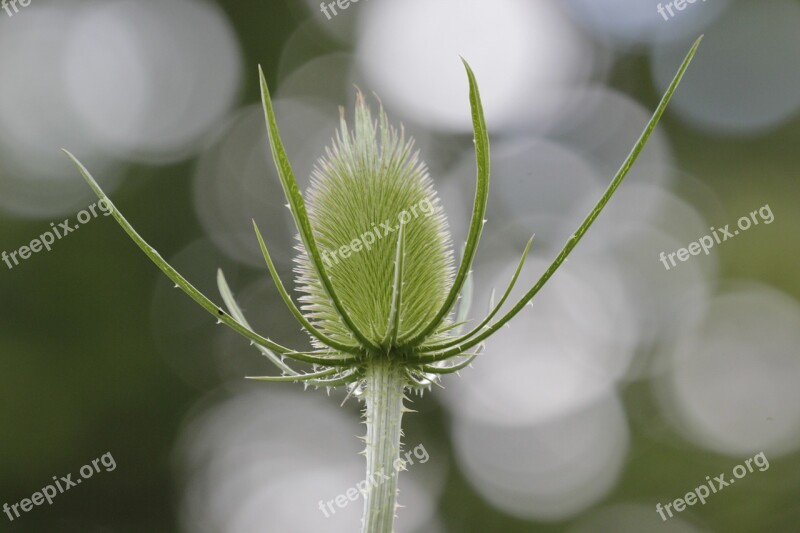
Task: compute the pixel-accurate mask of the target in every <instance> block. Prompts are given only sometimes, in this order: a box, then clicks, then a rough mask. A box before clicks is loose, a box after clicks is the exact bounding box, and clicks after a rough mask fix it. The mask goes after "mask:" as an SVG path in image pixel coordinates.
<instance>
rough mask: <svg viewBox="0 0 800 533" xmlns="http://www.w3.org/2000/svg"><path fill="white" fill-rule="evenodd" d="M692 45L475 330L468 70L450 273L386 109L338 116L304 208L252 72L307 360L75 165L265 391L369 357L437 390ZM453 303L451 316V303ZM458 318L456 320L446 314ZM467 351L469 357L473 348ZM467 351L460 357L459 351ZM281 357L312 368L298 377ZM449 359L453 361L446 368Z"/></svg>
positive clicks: (417, 170)
mask: <svg viewBox="0 0 800 533" xmlns="http://www.w3.org/2000/svg"><path fill="white" fill-rule="evenodd" d="M699 43H700V39H698V40H697V41H696V42H695V43H694V46H692V48H691V50H690V51H689V53H688V54H687V56H686V58H685V59H684V61H683V63H682V64H681V66H680V68H679V69H678V72H677V74H676V75H675V78H674V79H673V81H672V83H671V84H670V86H669V88H668V89H667V92H666V93H665V94H664V96H663V98H662V100H661V102H660V103H659V105H658V107H657V108H656V111H655V113H654V114H653V116H652V118H651V119H650V122H649V123H648V124H647V125H646V127H645V129H644V131H643V132H642V134H641V136H640V138H639V140H638V141H637V142H636V144H635V145H634V147H633V149H632V150H631V153H630V154H629V155H628V157H627V158H626V160H625V161H624V162H623V164H622V166H621V167H620V169H619V171H618V172H617V174H616V175H615V176H614V179H613V180H612V181H611V183H610V185H609V187H608V189H607V190H606V192H605V193H604V194H603V196H602V197H601V198H600V200H599V201H598V203H597V205H596V206H595V207H594V209H592V211H591V212H590V213H589V214H588V215H587V217H586V219H585V220H584V221H583V223H582V224H581V225H580V226H579V227H578V228H577V229H576V231H575V233H573V235H572V236H571V237H570V238H569V240H568V241H567V243H566V244H565V245H564V248H563V249H562V250H561V252H560V253H559V254H558V256H557V257H556V258H555V260H554V261H553V263H552V264H551V265H550V266H549V267H548V268H547V270H546V271H545V272H544V274H542V276H541V277H540V278H539V280H538V281H537V282H536V284H534V286H533V287H531V288H530V289H529V290H528V291H527V292H526V293H525V294H524V296H522V298H520V299H519V300H518V301H517V303H516V304H515V305H514V306H513V307H511V309H509V310H508V311H506V312H505V314H503V315H501V316H500V318H498V319H495V316H496V315H498V314H499V313H500V311H501V308H502V307H503V306H504V304H505V302H506V300H507V299H508V298H509V296H510V295H511V292H512V289H513V288H514V285H515V283H516V281H517V279H518V277H519V275H520V272H521V270H522V268H523V264H524V260H525V257H526V256H527V253H528V251H529V249H530V246H531V242H528V245H527V246H526V248H525V252H524V253H523V255H522V258H521V259H520V262H519V265H518V267H517V269H516V271H515V273H514V275H513V277H512V279H511V281H510V283H509V286H508V288H507V289H506V290H505V292H504V293H503V295H502V297H501V299H500V301H499V302H498V303H497V304H496V305H494V304H493V303H491V304H490V312H489V314H488V316H487V317H486V318H484V319H483V320H481V321H478V323H477V325H475V326H473V327H472V328H469V329H468V332H467V333H466V334H464V335H460V334H459V332H460V329H461V327H462V326H463V325H464V323H465V321H466V320H467V319H466V308H467V307H468V306H467V305H466V304H467V301H468V300H469V299H470V295H471V282H470V272H471V268H472V263H473V259H474V257H475V253H476V250H477V246H478V242H479V240H480V237H481V233H482V231H483V226H484V222H485V220H484V216H485V212H486V204H487V198H488V194H489V139H488V134H487V128H486V120H485V117H484V114H483V106H482V104H481V98H480V92H479V91H478V85H477V82H476V80H475V76H474V74H473V73H472V70H471V69H470V67H469V65H467V64H466V62H465V63H464V65H465V67H466V71H467V78H468V81H469V86H470V92H469V94H470V106H471V109H472V123H473V130H474V135H475V147H476V166H477V178H476V190H475V201H474V206H473V210H472V219H471V221H470V226H469V231H468V238H467V242H466V244H465V246H464V253H463V256H462V259H461V263H460V265H459V266H458V268H455V267H454V264H453V254H452V245H451V242H450V235H449V232H448V228H447V223H446V220H445V217H444V214H443V211H442V208H441V206H440V204H439V200H438V197H437V195H436V192H435V191H434V189H433V186H432V182H431V179H430V177H429V176H428V173H427V170H426V168H425V166H424V165H423V164H422V163H421V162H420V161H419V159H418V155H417V153H416V152H414V148H413V142H412V141H411V140H409V139H406V137H405V135H404V133H403V130H402V128H401V129H400V130H398V129H396V128H394V127H392V126H390V124H389V120H388V118H387V116H386V114H385V113H384V111H383V109H382V108H381V109H380V110H379V113H378V116H377V119H374V118H373V115H372V113H371V111H370V110H369V108H368V107H367V105H366V103H365V101H364V98H363V96H362V95H361V94H360V93H358V95H357V99H356V111H355V121H354V125H353V127H350V126H348V124H347V122H346V121H345V118H344V114H343V113H342V118H341V125H340V129H339V131H338V133H337V135H336V137H335V139H334V140H333V143H332V145H331V146H330V147H329V148H328V149H327V150H326V152H325V156H324V157H323V158H322V159H321V160H320V161H319V163H318V165H317V166H316V168H315V170H314V173H313V176H312V183H311V186H310V188H309V191H308V194H307V199H305V198H304V197H303V195H302V194H301V193H300V189H299V187H298V185H297V181H296V179H295V176H294V173H293V171H292V167H291V164H290V163H289V158H288V156H287V154H286V151H285V149H284V147H283V143H282V141H281V138H280V133H279V131H278V124H277V119H276V117H275V112H274V109H273V107H272V101H271V99H270V95H269V89H268V87H267V83H266V80H265V78H264V75H263V72H260V74H261V89H262V102H263V105H264V114H265V118H266V122H267V130H268V133H269V141H270V149H271V151H272V156H273V159H274V161H275V165H276V168H277V170H278V175H279V177H280V180H281V185H282V187H283V190H284V193H285V194H286V198H287V201H288V207H289V208H290V210H291V212H292V216H293V218H294V221H295V224H296V226H297V230H298V235H299V240H300V250H301V251H300V255H299V256H298V257H297V259H296V260H297V269H296V272H297V280H296V281H297V284H298V290H299V291H300V293H301V297H300V298H299V299H298V302H299V305H298V304H297V303H295V302H294V301H293V300H292V298H291V296H290V294H289V292H288V291H286V289H285V288H284V285H283V283H282V281H281V280H280V279H279V277H278V273H277V271H276V269H275V266H274V264H273V262H272V259H271V257H270V254H269V252H268V250H267V246H266V244H265V242H264V239H263V237H262V236H261V233H260V232H259V230H258V228H257V227H256V228H255V231H256V237H257V239H258V241H259V244H260V246H261V249H262V252H263V254H264V258H265V260H266V263H267V267H268V270H269V272H270V275H271V276H272V277H273V279H274V281H275V284H276V286H277V288H278V291H279V293H280V295H281V298H282V299H283V300H284V302H285V303H286V305H287V306H288V307H289V309H290V311H291V312H292V313H293V314H294V316H295V318H296V319H297V320H298V321H299V322H300V325H301V326H302V327H303V328H304V329H305V330H306V331H307V332H308V333H309V335H310V336H311V338H312V342H313V343H314V345H315V347H316V348H318V350H315V351H312V352H300V351H293V350H291V349H289V348H286V347H284V346H281V345H280V344H277V343H275V342H273V341H272V340H270V339H268V338H266V337H263V336H261V335H259V334H258V333H255V332H254V331H253V330H252V328H251V327H250V325H249V324H248V322H247V320H246V319H245V317H244V315H243V313H242V312H241V310H240V309H239V308H238V306H237V305H236V301H235V299H234V297H233V294H232V292H231V290H230V288H229V287H228V285H227V282H226V281H225V277H224V275H222V273H221V272H220V273H219V274H218V285H219V289H220V293H221V295H222V298H223V301H224V303H225V305H226V307H227V309H228V311H227V312H225V311H224V310H223V309H222V308H221V307H219V306H218V305H216V304H215V303H213V302H212V301H211V300H210V299H209V298H207V297H206V296H205V295H203V294H201V293H200V292H199V291H198V290H197V289H196V288H195V287H194V286H193V285H191V284H190V283H189V282H188V281H187V280H186V279H184V278H183V277H182V276H181V275H180V274H179V273H178V272H177V271H176V270H175V269H174V268H172V267H171V266H170V265H169V264H168V263H167V262H166V261H164V259H163V258H162V257H161V256H160V255H159V254H158V253H157V252H156V251H155V249H153V248H152V247H151V246H150V245H149V244H147V243H146V242H145V241H144V239H142V237H141V236H140V235H139V234H138V233H137V232H136V231H135V230H134V229H133V227H132V226H131V225H130V223H128V221H127V220H126V219H125V218H124V217H123V216H122V214H121V213H120V212H119V211H118V210H117V208H116V207H115V206H114V205H113V204H112V203H111V202H110V200H108V198H107V197H106V196H105V194H104V193H103V191H102V190H101V189H100V186H99V185H98V184H97V182H96V181H95V180H94V179H93V178H92V176H91V174H90V173H89V171H88V170H86V168H84V167H83V165H81V163H80V162H78V160H77V159H75V157H74V156H72V154H69V152H67V154H68V155H69V156H70V157H71V158H72V159H73V161H74V162H75V164H76V165H77V167H78V169H79V171H80V172H81V174H82V175H83V177H84V178H85V179H86V181H87V183H88V184H89V185H90V186H91V188H92V189H93V190H94V191H95V193H96V194H97V195H98V197H100V198H101V199H105V200H106V201H107V202H108V205H110V206H111V208H112V214H113V216H114V218H115V219H116V220H117V222H118V223H119V224H120V225H121V226H122V228H123V229H124V230H125V231H126V232H127V233H128V235H129V236H130V237H131V238H132V239H133V241H134V242H135V243H136V244H137V246H139V247H140V248H141V249H142V251H143V252H144V253H145V254H146V255H147V256H148V257H149V258H150V259H151V260H152V261H153V262H154V263H155V264H156V265H157V266H158V267H159V268H160V269H161V270H162V271H163V272H164V273H165V274H166V275H167V276H168V277H169V278H170V279H171V280H172V281H173V282H174V283H175V286H176V287H178V288H180V289H182V290H183V291H184V292H186V293H187V294H188V295H189V296H190V297H191V298H192V299H194V300H195V301H196V302H197V303H198V304H200V305H201V306H202V307H203V308H205V309H206V310H207V311H209V312H210V313H211V314H212V315H214V316H215V317H216V318H217V320H218V323H224V324H226V325H227V326H229V327H231V328H232V329H234V330H235V331H236V332H238V333H239V334H241V335H242V336H244V337H245V338H247V339H249V340H250V341H251V343H253V344H255V345H257V346H258V347H259V349H260V350H261V351H262V353H263V354H264V355H265V356H267V357H268V358H269V359H270V360H271V361H272V362H273V363H275V365H276V366H277V367H278V368H279V370H280V371H281V373H282V375H281V376H264V377H261V378H252V379H260V380H264V381H302V382H305V383H307V384H311V385H314V386H318V387H320V386H324V387H329V388H331V387H336V386H339V385H348V386H350V392H351V393H354V392H355V393H357V392H358V391H360V390H361V386H362V383H363V380H365V379H366V378H365V376H368V375H369V373H370V369H371V368H373V365H376V364H378V361H376V360H380V361H383V362H389V364H390V366H391V365H400V367H401V368H402V369H403V375H404V376H405V379H406V383H405V386H407V387H415V388H418V389H421V388H423V387H429V386H430V385H432V384H436V383H437V380H438V379H439V377H440V376H441V375H443V374H449V373H454V372H457V371H458V370H460V369H462V368H464V367H466V366H467V365H469V363H470V362H471V361H472V360H473V359H474V358H475V357H476V356H477V355H478V354H479V353H480V352H481V351H482V349H483V342H484V341H485V340H486V339H487V338H488V337H489V336H491V335H492V334H493V333H494V332H496V331H498V330H499V329H500V328H501V327H502V326H503V325H504V324H506V323H508V322H509V321H510V320H511V319H512V318H513V317H514V316H515V315H516V314H517V313H519V312H520V311H521V310H522V309H523V308H524V307H525V305H526V304H528V303H530V300H531V299H532V298H533V297H534V296H535V295H536V294H537V292H538V291H539V290H540V289H541V288H542V286H544V284H545V283H546V282H547V281H548V280H549V279H550V277H551V276H552V275H553V273H554V272H555V271H556V270H557V269H558V267H559V266H560V265H561V264H562V263H563V262H564V260H565V259H566V258H567V256H568V255H569V254H570V252H571V251H572V249H573V248H574V247H575V246H576V245H577V243H578V242H579V241H580V239H581V238H582V237H583V235H584V234H585V233H586V231H587V230H588V229H589V227H590V226H591V225H592V223H593V222H594V221H595V219H596V218H597V216H598V215H599V214H600V212H601V211H602V209H603V208H604V207H605V205H606V204H607V203H608V201H609V200H610V199H611V196H612V195H613V194H614V192H615V191H616V189H617V187H619V185H620V183H621V182H622V180H623V179H624V178H625V176H626V175H627V174H628V172H629V170H630V169H631V167H632V166H633V164H634V162H635V161H636V158H637V157H638V155H639V153H640V152H641V151H642V149H643V148H644V146H645V143H646V142H647V140H648V139H649V137H650V134H651V133H652V131H653V129H654V128H655V126H656V124H658V121H659V119H660V118H661V115H662V114H663V113H664V111H665V109H666V107H667V104H668V102H669V100H670V98H671V97H672V94H673V93H674V91H675V89H676V88H677V86H678V84H679V83H680V80H681V78H682V77H683V74H684V73H685V72H686V69H687V67H688V65H689V62H690V61H691V59H692V57H693V56H694V54H695V52H696V51H697V47H698V45H699ZM462 295H463V296H464V298H463V299H462V301H461V305H460V306H459V308H458V312H457V313H454V312H453V310H454V308H455V307H456V303H457V302H458V300H459V296H462ZM454 315H455V316H454ZM471 349H472V350H471ZM467 351H470V353H467ZM284 358H287V359H291V360H294V361H296V362H300V363H309V364H311V365H312V370H311V371H308V372H299V371H297V370H294V369H293V368H291V367H290V366H288V365H287V364H286V363H285V361H284ZM451 358H458V359H457V360H456V361H455V362H445V360H447V359H451Z"/></svg>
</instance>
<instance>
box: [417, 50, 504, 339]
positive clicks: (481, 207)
mask: <svg viewBox="0 0 800 533" xmlns="http://www.w3.org/2000/svg"><path fill="white" fill-rule="evenodd" d="M462 61H463V63H464V67H465V68H466V70H467V77H468V78H469V103H470V108H471V109H472V128H473V132H474V135H475V139H474V140H475V161H476V164H477V167H478V170H477V178H476V182H477V183H476V188H475V203H474V205H473V208H472V220H471V221H470V224H469V234H468V235H467V243H466V245H465V247H464V255H463V257H462V258H461V265H459V267H458V272H457V273H456V277H455V280H453V285H452V286H451V287H450V292H449V293H448V294H447V298H446V299H445V301H444V303H443V304H442V307H441V308H440V309H439V312H438V313H436V316H434V318H433V320H431V321H430V323H428V325H427V326H425V328H423V329H422V331H420V332H419V333H416V334H415V335H414V336H413V337H412V338H408V339H401V342H402V343H403V344H407V345H411V346H413V345H414V344H416V343H418V342H419V341H420V340H422V339H424V338H425V337H427V336H428V335H429V334H430V333H432V332H433V331H434V330H435V329H436V328H437V327H439V325H440V324H441V323H442V321H443V320H444V319H445V317H446V316H447V315H448V313H450V310H451V309H452V307H453V304H454V303H455V301H456V298H457V297H458V295H459V293H460V292H461V288H462V286H463V284H464V280H465V279H466V278H467V276H468V275H469V272H470V269H471V268H472V261H473V259H475V252H476V250H477V248H478V242H479V241H480V238H481V233H482V232H483V226H484V222H485V219H484V217H485V216H486V204H487V200H488V197H489V135H488V133H487V131H486V117H485V116H484V113H483V104H482V103H481V95H480V91H479V90H478V82H477V81H476V80H475V74H474V73H473V72H472V69H471V68H470V66H469V64H468V63H467V62H466V61H465V60H463V59H462Z"/></svg>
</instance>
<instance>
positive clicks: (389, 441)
mask: <svg viewBox="0 0 800 533" xmlns="http://www.w3.org/2000/svg"><path fill="white" fill-rule="evenodd" d="M405 384H406V379H405V374H404V372H403V368H402V366H401V365H399V364H397V363H396V362H394V361H392V360H391V358H389V357H386V358H383V357H381V358H376V359H374V360H373V361H372V362H371V363H370V364H369V365H368V366H367V369H366V389H365V391H364V396H365V402H366V405H367V407H366V411H365V417H366V423H367V437H366V444H367V447H366V451H365V453H366V456H367V477H366V479H365V483H366V494H365V497H364V517H363V519H362V529H361V531H362V533H392V523H393V522H394V512H395V507H396V503H397V476H398V473H399V471H398V469H396V467H395V465H399V460H400V436H401V429H400V426H401V421H402V418H403V412H404V411H405V408H404V406H403V399H404V393H403V390H404V388H405Z"/></svg>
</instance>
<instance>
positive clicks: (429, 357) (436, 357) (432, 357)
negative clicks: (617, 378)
mask: <svg viewBox="0 0 800 533" xmlns="http://www.w3.org/2000/svg"><path fill="white" fill-rule="evenodd" d="M702 38H703V37H702V36H701V37H700V38H698V39H697V40H696V41H695V43H694V45H693V46H692V48H691V49H690V50H689V53H688V54H686V58H685V59H684V60H683V63H681V66H680V68H679V69H678V72H677V73H676V74H675V77H674V78H673V79H672V82H671V83H670V84H669V87H668V88H667V91H666V93H664V96H663V97H662V98H661V102H659V104H658V107H657V108H656V110H655V112H654V113H653V116H652V118H651V119H650V122H648V124H647V126H646V127H645V129H644V131H643V132H642V134H641V135H640V136H639V140H638V141H637V142H636V144H635V145H634V146H633V149H632V150H631V152H630V154H629V155H628V157H627V158H626V159H625V162H624V163H623V164H622V166H621V167H620V169H619V170H618V171H617V174H616V175H615V176H614V179H613V180H612V181H611V184H610V185H609V186H608V188H607V189H606V191H605V193H603V196H602V197H601V198H600V201H599V202H597V205H595V206H594V209H592V210H591V212H590V213H589V214H588V215H587V216H586V218H585V219H584V221H583V222H582V223H581V225H580V226H579V227H578V229H577V230H576V231H575V233H573V234H572V236H571V237H570V238H569V239H568V240H567V243H566V244H565V245H564V248H563V249H562V250H561V252H560V253H559V254H558V256H557V257H556V258H555V260H554V261H553V263H552V264H551V265H550V266H549V267H548V268H547V270H546V271H545V273H544V274H542V277H540V278H539V280H538V281H537V282H536V284H535V285H534V286H533V287H532V288H531V289H530V290H529V291H528V292H527V293H526V294H525V296H523V297H522V299H520V300H519V302H517V304H516V305H515V306H514V307H513V308H512V309H511V310H509V311H508V312H507V313H506V314H505V315H504V316H503V317H502V318H500V319H499V320H498V321H496V322H495V323H494V324H492V325H491V326H489V327H488V328H486V330H485V331H484V332H483V333H481V334H479V335H478V336H477V337H474V338H472V339H471V340H469V341H467V342H465V343H464V344H462V345H459V346H457V347H455V348H451V349H449V350H445V351H442V352H438V353H429V354H425V355H420V356H418V357H419V360H421V361H424V362H430V361H440V360H442V359H446V358H448V357H452V356H454V355H458V354H460V353H462V352H463V351H464V350H467V349H469V348H471V347H473V346H475V345H476V344H479V343H480V342H482V341H483V340H484V339H486V338H487V337H489V336H490V335H492V334H493V333H494V332H495V331H497V330H498V329H500V328H501V327H503V325H505V324H506V323H507V322H508V321H509V320H511V319H512V318H514V316H516V314H517V313H519V312H520V311H521V310H522V309H523V308H524V307H525V304H527V303H528V302H529V301H530V300H531V298H533V297H534V296H535V295H536V293H538V292H539V290H540V289H541V288H542V286H544V284H545V283H546V282H547V280H549V279H550V277H551V276H552V275H553V274H554V273H555V271H556V270H557V269H558V267H559V266H561V263H563V262H564V260H565V259H566V258H567V256H568V255H569V254H570V252H572V249H573V248H575V245H576V244H578V242H579V241H580V240H581V238H582V237H583V235H584V234H585V233H586V231H587V230H588V229H589V227H590V226H591V225H592V223H593V222H594V221H595V219H596V218H597V216H598V215H599V214H600V212H601V211H602V210H603V208H604V207H605V206H606V204H607V203H608V201H609V200H610V199H611V196H612V195H613V194H614V192H615V191H616V190H617V187H619V184H620V183H622V180H623V178H625V176H626V175H627V174H628V172H629V171H630V169H631V167H632V166H633V164H634V162H636V159H637V157H639V153H640V152H641V151H642V149H644V146H645V144H646V143H647V140H648V139H649V138H650V134H651V133H653V129H655V127H656V125H657V124H658V121H659V120H660V119H661V115H663V114H664V110H665V109H666V108H667V104H668V103H669V101H670V99H671V98H672V94H673V93H674V92H675V89H677V88H678V85H679V84H680V82H681V79H682V78H683V75H684V73H685V72H686V69H687V68H688V67H689V63H691V61H692V58H693V57H694V54H695V52H697V47H698V46H699V45H700V41H701V40H702Z"/></svg>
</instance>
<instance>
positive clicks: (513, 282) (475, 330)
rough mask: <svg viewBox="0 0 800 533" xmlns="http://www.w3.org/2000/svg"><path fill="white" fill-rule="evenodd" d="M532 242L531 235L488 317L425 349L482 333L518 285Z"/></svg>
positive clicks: (438, 346)
mask: <svg viewBox="0 0 800 533" xmlns="http://www.w3.org/2000/svg"><path fill="white" fill-rule="evenodd" d="M531 244H533V237H531V238H530V240H528V244H527V245H526V246H525V250H524V251H523V252H522V257H521V258H520V260H519V263H518V264H517V269H516V270H515V271H514V275H513V276H511V281H510V282H509V284H508V287H507V288H506V291H505V292H504V293H503V297H502V298H500V301H499V302H497V305H494V306H492V308H491V311H490V312H489V314H488V315H486V318H484V319H483V320H482V321H481V323H480V324H478V325H477V326H475V327H474V328H472V330H470V331H469V332H468V333H465V334H464V335H462V336H460V337H458V338H455V339H451V340H449V341H447V342H442V343H439V344H433V345H430V346H423V349H424V351H426V352H432V351H436V350H443V349H445V348H450V347H451V346H455V345H456V344H462V343H464V342H466V341H468V340H469V339H470V338H471V337H473V336H474V335H477V334H478V333H480V332H481V330H482V329H483V328H484V326H486V324H488V323H489V322H490V321H491V320H492V319H493V318H494V316H495V315H496V314H497V313H498V312H500V309H501V308H502V307H503V304H504V303H505V301H506V300H507V299H508V297H509V295H510V294H511V291H512V290H513V289H514V285H516V283H517V279H518V278H519V275H520V273H521V272H522V267H523V266H524V265H525V259H526V258H527V257H528V252H529V251H530V249H531Z"/></svg>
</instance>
